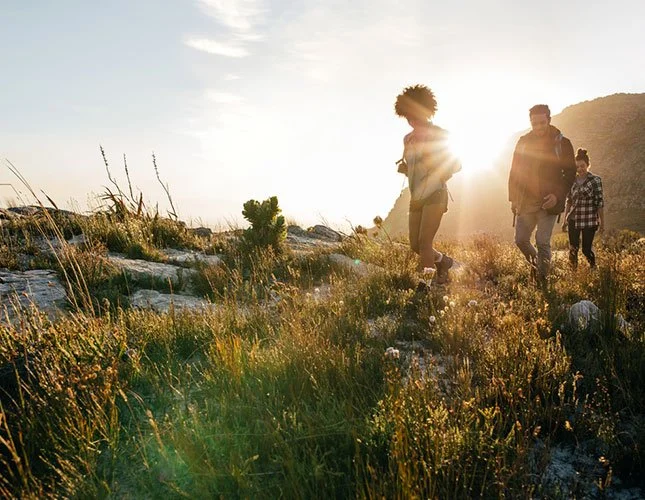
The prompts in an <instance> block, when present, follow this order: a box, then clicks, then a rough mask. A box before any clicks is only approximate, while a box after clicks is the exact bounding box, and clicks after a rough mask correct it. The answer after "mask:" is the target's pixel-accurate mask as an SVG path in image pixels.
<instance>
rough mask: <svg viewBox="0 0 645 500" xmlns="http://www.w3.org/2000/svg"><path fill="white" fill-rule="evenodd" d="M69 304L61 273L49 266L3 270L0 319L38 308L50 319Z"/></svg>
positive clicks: (0, 284)
mask: <svg viewBox="0 0 645 500" xmlns="http://www.w3.org/2000/svg"><path fill="white" fill-rule="evenodd" d="M66 304H67V292H66V290H65V287H63V285H62V284H61V282H60V280H59V279H58V275H57V274H56V273H55V272H54V271H51V270H48V269H35V270H31V271H8V270H6V269H0V318H1V319H2V320H5V319H9V321H11V320H12V319H13V318H15V317H16V316H17V315H18V313H19V311H24V310H29V309H31V308H35V309H38V310H39V311H41V312H44V313H45V314H47V315H48V316H49V317H50V318H53V317H56V316H58V315H59V314H60V313H61V312H62V311H63V309H64V308H65V306H66Z"/></svg>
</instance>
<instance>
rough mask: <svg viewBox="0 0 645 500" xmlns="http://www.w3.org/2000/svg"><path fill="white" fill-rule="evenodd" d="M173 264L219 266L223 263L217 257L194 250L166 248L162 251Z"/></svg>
mask: <svg viewBox="0 0 645 500" xmlns="http://www.w3.org/2000/svg"><path fill="white" fill-rule="evenodd" d="M161 251H162V252H163V254H164V255H165V256H166V257H167V259H168V262H169V263H172V264H180V265H190V264H195V263H201V264H206V265H209V266H219V265H220V264H221V263H222V259H220V258H219V257H218V256H217V255H206V254H203V253H200V252H195V251H192V250H177V249H175V248H164V249H163V250H161Z"/></svg>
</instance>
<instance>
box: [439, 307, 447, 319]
mask: <svg viewBox="0 0 645 500" xmlns="http://www.w3.org/2000/svg"><path fill="white" fill-rule="evenodd" d="M445 315H446V311H444V310H443V309H442V310H441V311H439V316H441V317H442V318H443V317H444V316H445Z"/></svg>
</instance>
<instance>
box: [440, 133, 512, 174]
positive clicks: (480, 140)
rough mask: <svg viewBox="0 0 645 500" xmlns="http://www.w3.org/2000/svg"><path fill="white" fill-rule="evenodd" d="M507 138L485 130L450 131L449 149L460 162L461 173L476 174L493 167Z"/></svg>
mask: <svg viewBox="0 0 645 500" xmlns="http://www.w3.org/2000/svg"><path fill="white" fill-rule="evenodd" d="M507 140H508V137H506V136H504V135H503V134H499V133H497V134H495V133H494V132H491V131H488V130H485V129H473V130H465V129H462V130H461V131H451V133H450V148H451V149H452V151H453V153H454V154H455V155H456V156H457V157H458V158H459V159H460V160H461V164H462V168H463V170H462V172H463V173H465V174H477V173H482V172H485V171H487V170H490V169H492V168H493V166H494V165H495V163H496V161H497V160H498V158H499V155H500V154H501V152H502V149H503V147H504V144H505V142H506V141H507Z"/></svg>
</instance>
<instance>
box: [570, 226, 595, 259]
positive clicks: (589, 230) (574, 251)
mask: <svg viewBox="0 0 645 500" xmlns="http://www.w3.org/2000/svg"><path fill="white" fill-rule="evenodd" d="M572 226H573V224H569V262H571V265H572V266H573V267H577V266H578V249H579V248H580V233H581V232H582V253H583V255H584V256H585V257H587V260H588V261H589V265H590V266H591V267H594V266H595V265H596V254H594V253H593V250H592V249H591V245H592V243H593V237H594V236H595V235H596V230H597V229H598V226H594V227H586V228H584V229H574V228H573V227H572Z"/></svg>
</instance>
